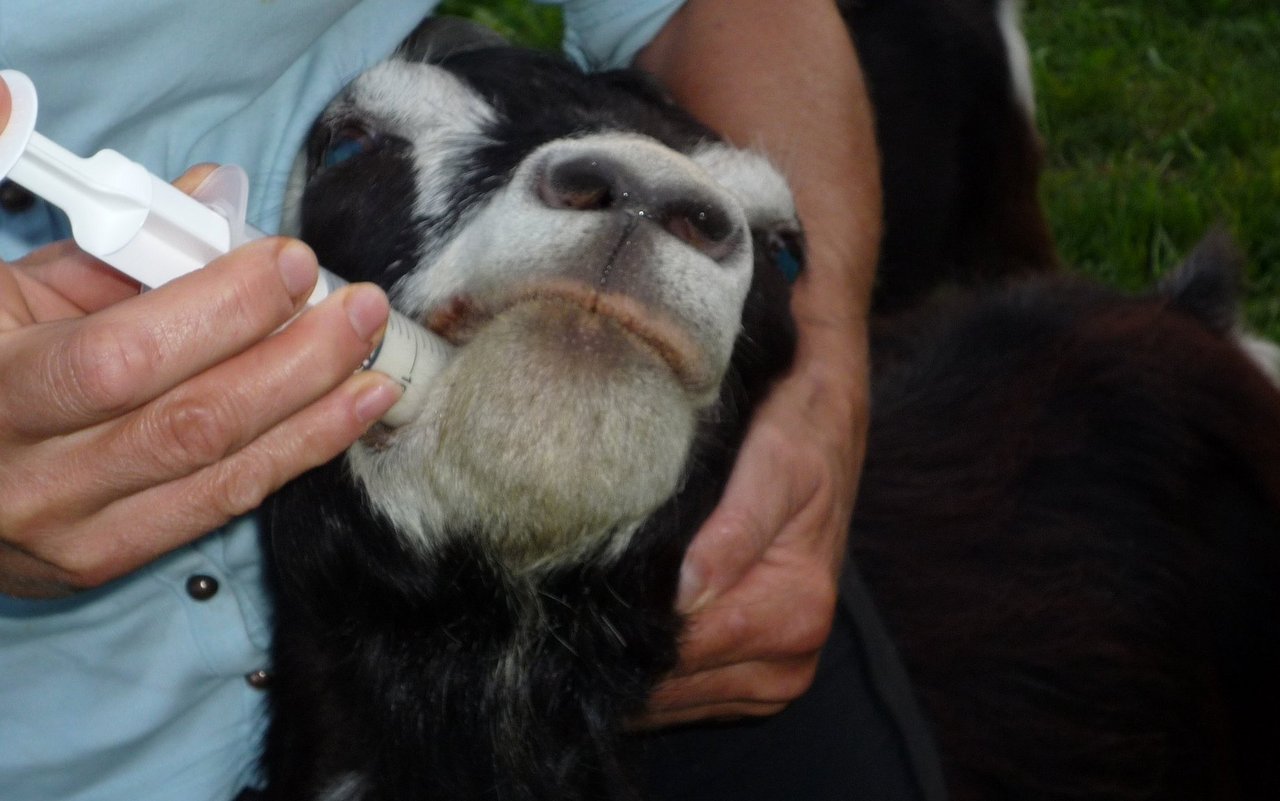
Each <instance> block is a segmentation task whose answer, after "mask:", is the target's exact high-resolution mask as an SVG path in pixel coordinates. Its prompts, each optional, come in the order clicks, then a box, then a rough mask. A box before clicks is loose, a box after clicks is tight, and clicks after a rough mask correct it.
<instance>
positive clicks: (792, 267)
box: [773, 248, 800, 284]
mask: <svg viewBox="0 0 1280 801" xmlns="http://www.w3.org/2000/svg"><path fill="white" fill-rule="evenodd" d="M773 263H774V264H776V265H777V266H778V269H779V270H781V271H782V277H783V278H785V279H787V283H788V284H794V283H795V282H796V279H797V278H799V277H800V260H799V259H797V258H796V256H795V254H794V253H792V252H791V249H790V248H779V249H778V252H777V253H775V254H773Z"/></svg>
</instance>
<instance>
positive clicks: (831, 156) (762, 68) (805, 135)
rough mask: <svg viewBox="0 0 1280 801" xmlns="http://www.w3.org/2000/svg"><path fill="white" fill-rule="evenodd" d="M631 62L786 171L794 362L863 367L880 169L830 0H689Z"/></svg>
mask: <svg viewBox="0 0 1280 801" xmlns="http://www.w3.org/2000/svg"><path fill="white" fill-rule="evenodd" d="M638 63H639V65H640V66H641V67H643V68H644V69H646V70H648V71H650V72H652V73H653V74H655V75H656V76H657V77H658V78H659V79H660V80H661V81H662V82H663V83H664V84H665V85H666V86H667V87H668V88H669V90H670V91H671V92H672V93H673V94H674V95H675V97H676V99H677V100H678V101H679V102H681V103H682V104H683V105H684V106H685V107H686V108H688V109H689V110H690V111H692V112H693V113H694V114H695V115H696V116H698V117H699V118H700V119H701V120H702V121H703V122H705V123H706V124H708V125H710V126H711V127H712V128H714V129H715V130H717V131H719V132H720V133H721V134H722V135H724V136H725V137H726V138H728V139H729V140H730V141H732V142H734V143H735V144H738V145H742V146H749V147H753V148H758V149H760V150H761V151H763V152H764V153H766V154H767V155H768V156H769V157H770V159H771V160H772V161H773V162H774V164H775V165H776V166H778V167H779V168H780V169H781V170H782V171H783V173H784V174H785V175H786V176H787V178H788V180H789V181H790V183H791V186H792V189H793V191H794V193H795V196H796V204H797V208H798V210H799V213H800V217H801V220H802V221H803V223H804V226H805V230H806V234H807V238H808V245H809V263H808V265H807V269H806V273H805V276H804V277H803V278H801V280H800V281H798V282H797V284H796V287H795V295H794V299H793V304H792V306H793V310H794V312H795V315H796V319H797V323H798V324H799V326H800V330H801V341H800V348H801V352H800V362H801V364H802V365H806V369H816V370H823V371H824V372H825V370H824V368H823V366H824V365H826V366H829V367H830V368H831V369H832V370H839V369H842V368H841V367H839V366H838V363H839V362H842V361H846V360H853V361H852V362H846V364H845V366H846V367H847V366H848V365H849V364H852V365H853V367H854V370H853V373H854V374H857V373H858V372H859V371H860V370H864V369H865V364H864V359H865V322H866V315H867V309H868V306H869V303H870V297H871V286H872V282H873V276H874V265H875V259H876V252H877V247H878V244H879V237H880V226H881V223H880V181H879V169H878V167H879V163H878V157H877V150H876V146H875V141H874V131H873V126H872V118H871V110H870V106H869V103H868V100H867V94H866V91H865V87H864V86H863V80H862V73H861V70H860V68H859V65H858V61H857V58H856V56H855V54H854V51H853V46H852V43H851V41H850V39H849V36H848V34H847V32H846V29H845V26H844V23H843V21H842V20H841V19H840V17H839V14H838V12H837V11H836V8H835V5H834V3H832V2H830V0H788V1H787V2H777V1H776V0H690V1H689V2H688V3H687V4H686V5H685V7H684V8H683V9H682V10H681V11H680V12H679V13H678V14H677V15H676V16H675V17H673V18H672V20H671V22H670V23H669V24H668V25H667V26H666V28H665V29H664V30H663V31H662V33H661V34H660V35H659V36H658V37H657V39H655V40H654V42H653V43H652V44H651V45H650V46H649V47H648V48H646V49H645V50H644V51H643V52H642V53H641V54H640V56H639V59H638ZM838 355H842V358H837V356H838ZM822 378H823V379H824V380H837V379H838V376H835V375H825V376H822Z"/></svg>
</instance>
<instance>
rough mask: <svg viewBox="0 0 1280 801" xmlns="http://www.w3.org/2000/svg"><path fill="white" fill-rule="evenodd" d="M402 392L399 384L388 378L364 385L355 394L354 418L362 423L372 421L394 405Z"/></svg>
mask: <svg viewBox="0 0 1280 801" xmlns="http://www.w3.org/2000/svg"><path fill="white" fill-rule="evenodd" d="M402 394H403V393H402V392H401V390H400V385H399V384H397V383H395V382H394V381H391V380H389V379H379V380H378V381H377V382H376V383H374V384H373V386H370V387H366V388H365V389H363V390H361V391H360V392H359V393H358V394H357V395H356V401H355V413H356V419H357V420H359V421H360V422H362V423H373V422H374V421H375V420H379V419H381V418H382V416H383V415H384V414H386V413H387V411H388V410H389V409H390V408H391V407H392V406H395V405H396V401H398V400H400V396H401V395H402Z"/></svg>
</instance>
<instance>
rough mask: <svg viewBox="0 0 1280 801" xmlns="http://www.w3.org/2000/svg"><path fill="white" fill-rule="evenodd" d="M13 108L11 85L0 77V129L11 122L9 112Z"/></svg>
mask: <svg viewBox="0 0 1280 801" xmlns="http://www.w3.org/2000/svg"><path fill="white" fill-rule="evenodd" d="M12 110H13V96H12V95H10V94H9V85H8V84H6V83H5V82H4V80H3V79H0V131H3V130H4V129H5V126H6V125H8V124H9V112H11V111H12Z"/></svg>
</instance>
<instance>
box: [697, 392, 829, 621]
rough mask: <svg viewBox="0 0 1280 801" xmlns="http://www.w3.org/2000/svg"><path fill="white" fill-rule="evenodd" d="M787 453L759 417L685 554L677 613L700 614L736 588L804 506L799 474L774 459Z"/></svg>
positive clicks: (781, 440)
mask: <svg viewBox="0 0 1280 801" xmlns="http://www.w3.org/2000/svg"><path fill="white" fill-rule="evenodd" d="M762 411H763V410H762ZM786 447H787V443H786V441H785V437H783V435H782V432H781V431H779V430H777V429H775V428H774V427H773V426H772V425H771V424H770V423H769V422H768V420H767V419H765V418H764V415H763V414H761V415H759V416H758V417H757V419H756V422H755V423H754V424H753V426H752V428H751V430H750V431H749V433H748V435H747V439H746V441H745V442H744V443H743V446H742V449H741V451H740V452H739V455H738V459H737V461H736V463H735V465H734V468H733V472H732V473H731V474H730V477H729V483H728V485H727V486H726V487H725V492H724V495H723V496H722V497H721V499H720V503H719V504H717V506H716V508H715V510H714V511H713V512H712V514H711V516H710V517H709V518H707V520H706V522H705V523H703V525H702V527H701V528H700V529H699V530H698V532H697V534H696V535H695V536H694V538H693V541H692V542H691V543H690V544H689V549H688V551H687V552H686V553H685V557H684V562H683V564H682V565H681V569H680V588H679V594H678V596H677V599H676V608H677V609H678V610H680V611H681V612H685V613H689V612H693V611H696V610H698V609H701V608H702V607H704V606H705V605H706V604H708V603H710V602H711V601H712V600H714V599H715V598H717V597H719V596H720V595H721V594H722V593H724V592H725V591H727V590H728V589H729V588H731V587H733V586H734V585H735V584H737V583H738V582H739V581H740V580H741V579H742V576H743V575H744V574H745V573H746V572H747V570H749V569H750V568H751V566H752V565H754V564H756V562H758V561H759V560H760V557H761V555H762V554H763V553H764V551H765V550H766V549H767V548H768V547H769V545H770V544H771V543H772V542H773V540H774V538H775V537H776V536H777V533H778V532H779V531H780V530H781V529H782V527H783V526H785V525H786V524H787V521H788V520H789V519H790V517H791V516H792V514H793V513H794V511H795V510H797V509H799V508H800V507H801V506H802V505H803V503H804V502H805V499H804V498H803V497H797V496H796V495H795V492H796V491H797V488H796V487H795V485H794V481H795V480H796V476H799V475H802V474H801V473H799V472H798V471H794V470H789V469H787V467H786V466H785V465H780V464H779V463H778V461H777V459H775V458H774V455H775V454H776V453H783V452H786ZM800 489H802V490H803V489H804V488H800Z"/></svg>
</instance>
